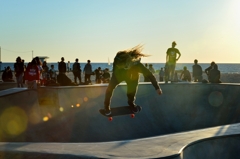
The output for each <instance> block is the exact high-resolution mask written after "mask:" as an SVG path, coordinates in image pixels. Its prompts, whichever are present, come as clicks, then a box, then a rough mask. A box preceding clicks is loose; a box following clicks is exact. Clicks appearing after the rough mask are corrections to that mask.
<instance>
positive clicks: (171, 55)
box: [165, 41, 181, 83]
mask: <svg viewBox="0 0 240 159" xmlns="http://www.w3.org/2000/svg"><path fill="white" fill-rule="evenodd" d="M176 45H177V43H176V42H175V41H173V42H172V47H171V48H168V50H167V53H166V54H167V55H166V65H165V68H166V69H167V71H165V72H166V76H165V82H166V83H168V81H169V79H170V80H171V81H173V80H174V75H175V67H176V62H177V61H178V60H179V58H180V57H181V53H180V52H179V50H178V49H177V48H175V46H176ZM177 55H178V56H177Z"/></svg>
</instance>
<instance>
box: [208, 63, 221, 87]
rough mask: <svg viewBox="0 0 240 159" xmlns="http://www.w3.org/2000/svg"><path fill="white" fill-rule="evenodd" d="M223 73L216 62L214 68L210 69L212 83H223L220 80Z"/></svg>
mask: <svg viewBox="0 0 240 159" xmlns="http://www.w3.org/2000/svg"><path fill="white" fill-rule="evenodd" d="M220 77H221V73H220V71H219V70H218V66H217V64H214V65H213V67H212V69H211V70H210V71H209V82H210V83H222V82H221V80H220Z"/></svg>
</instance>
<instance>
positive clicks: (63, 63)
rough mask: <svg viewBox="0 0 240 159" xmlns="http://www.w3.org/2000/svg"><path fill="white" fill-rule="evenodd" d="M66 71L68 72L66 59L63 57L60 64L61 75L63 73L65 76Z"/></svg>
mask: <svg viewBox="0 0 240 159" xmlns="http://www.w3.org/2000/svg"><path fill="white" fill-rule="evenodd" d="M66 70H67V68H66V63H65V62H64V57H62V58H61V62H59V63H58V71H59V74H61V73H63V74H65V73H66Z"/></svg>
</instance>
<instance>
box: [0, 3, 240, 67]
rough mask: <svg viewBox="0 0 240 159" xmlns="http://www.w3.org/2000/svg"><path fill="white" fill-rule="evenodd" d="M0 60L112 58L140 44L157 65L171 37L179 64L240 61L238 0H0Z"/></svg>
mask: <svg viewBox="0 0 240 159" xmlns="http://www.w3.org/2000/svg"><path fill="white" fill-rule="evenodd" d="M0 21H1V22H0V47H1V61H2V62H14V61H15V59H16V57H17V56H21V57H22V58H23V59H25V61H30V60H31V59H32V51H33V55H34V56H48V57H49V59H48V61H49V62H57V61H60V58H61V57H65V60H66V61H71V62H74V60H75V58H79V61H80V62H86V61H87V60H88V59H90V60H91V61H92V62H107V60H108V58H109V59H110V60H111V61H112V59H113V58H114V56H115V54H116V53H117V52H118V51H120V50H125V49H128V48H131V47H134V46H136V45H138V44H143V45H144V50H143V52H144V53H146V54H150V55H152V56H150V57H146V58H143V59H142V62H154V63H162V62H165V59H166V50H167V48H168V47H171V43H172V41H176V42H177V46H176V47H177V48H178V49H179V50H180V52H181V54H182V56H181V58H180V60H179V61H178V62H179V63H192V62H193V60H194V59H198V61H199V63H209V62H211V61H215V62H217V63H239V61H240V0H194V1H190V0H181V1H180V0H38V1H37V0H1V3H0Z"/></svg>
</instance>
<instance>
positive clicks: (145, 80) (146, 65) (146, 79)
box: [143, 63, 150, 82]
mask: <svg viewBox="0 0 240 159" xmlns="http://www.w3.org/2000/svg"><path fill="white" fill-rule="evenodd" d="M144 66H145V67H146V68H148V64H147V63H145V65H144ZM143 77H144V82H150V80H149V79H148V78H147V77H145V76H144V75H143Z"/></svg>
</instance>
